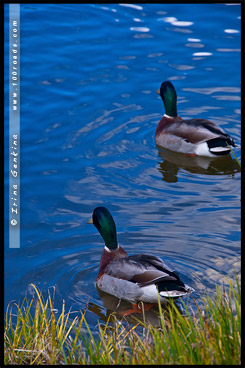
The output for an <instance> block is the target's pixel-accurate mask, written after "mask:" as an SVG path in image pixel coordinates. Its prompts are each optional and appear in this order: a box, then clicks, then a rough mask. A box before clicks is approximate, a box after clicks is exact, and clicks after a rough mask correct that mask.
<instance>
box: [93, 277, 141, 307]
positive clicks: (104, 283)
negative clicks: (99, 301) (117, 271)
mask: <svg viewBox="0 0 245 368" xmlns="http://www.w3.org/2000/svg"><path fill="white" fill-rule="evenodd" d="M96 285H97V287H98V288H99V289H100V290H102V291H104V292H105V293H107V294H110V295H114V296H116V297H117V298H118V299H124V300H128V301H130V302H136V301H137V300H141V296H142V294H143V291H142V289H141V288H140V287H139V285H137V284H136V283H133V282H129V281H127V280H123V279H119V278H117V277H113V276H111V275H108V274H106V273H104V274H103V275H102V276H101V277H100V278H99V279H97V281H96Z"/></svg>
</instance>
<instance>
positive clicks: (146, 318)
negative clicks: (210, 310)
mask: <svg viewBox="0 0 245 368" xmlns="http://www.w3.org/2000/svg"><path fill="white" fill-rule="evenodd" d="M97 290H98V294H99V296H100V298H101V299H102V301H103V305H104V307H105V308H106V313H104V312H103V309H102V308H101V307H99V306H98V305H96V304H95V303H89V305H88V309H89V310H90V311H91V312H93V313H95V314H96V315H97V316H99V317H100V319H101V320H102V321H103V322H105V323H106V322H107V320H108V318H109V316H110V315H111V314H113V315H115V317H116V318H117V319H118V320H122V319H123V320H124V321H126V322H128V323H130V324H135V323H137V322H144V323H149V324H151V325H152V326H154V327H161V321H160V314H159V309H158V305H157V304H155V305H152V304H151V305H150V306H149V309H148V305H147V304H146V303H142V302H140V303H139V304H138V311H137V310H136V309H134V311H133V312H132V304H131V303H130V302H128V301H126V300H122V299H118V298H117V297H115V296H113V295H110V294H107V293H105V292H104V291H102V290H100V289H99V288H97ZM174 303H175V306H176V307H177V308H178V310H179V311H180V309H179V307H178V304H177V303H176V302H174ZM161 308H162V313H163V315H164V317H166V318H167V316H168V314H169V308H171V306H170V305H169V304H166V305H163V304H162V305H161Z"/></svg>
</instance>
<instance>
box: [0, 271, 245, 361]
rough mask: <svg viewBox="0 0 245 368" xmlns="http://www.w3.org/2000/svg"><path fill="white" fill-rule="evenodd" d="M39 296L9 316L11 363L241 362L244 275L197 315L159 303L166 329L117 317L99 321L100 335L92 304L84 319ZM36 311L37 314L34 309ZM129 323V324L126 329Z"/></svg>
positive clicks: (6, 337) (6, 347)
mask: <svg viewBox="0 0 245 368" xmlns="http://www.w3.org/2000/svg"><path fill="white" fill-rule="evenodd" d="M32 286H33V288H34V289H35V294H36V296H35V298H33V299H32V300H31V301H28V300H26V299H25V300H24V302H23V303H22V305H16V304H15V305H12V306H11V307H9V308H8V310H7V312H6V314H5V326H4V363H5V364H19V365H20V364H43V365H45V364H108V365H109V364H130V365H134V364H198V365H200V364H219V365H220V364H230V365H234V364H241V361H240V360H241V291H240V286H239V282H238V279H237V278H236V283H235V287H234V286H233V285H232V282H230V285H229V288H228V289H227V290H226V292H224V290H222V288H221V287H219V288H217V291H216V296H215V298H214V299H212V300H211V298H210V297H208V296H206V297H205V298H204V300H203V301H204V305H205V308H204V310H203V311H201V310H200V308H199V307H198V306H197V313H196V315H195V316H193V315H191V314H190V312H189V311H188V309H187V306H186V305H185V304H184V303H183V302H182V303H183V306H184V308H185V313H184V314H185V316H183V315H182V314H181V313H180V311H179V309H178V308H177V307H176V306H175V304H174V303H170V305H169V308H168V313H167V314H166V313H165V311H163V310H162V308H161V306H159V313H160V320H161V328H156V327H152V326H151V325H150V324H148V323H143V324H141V325H142V331H143V332H142V333H139V332H137V323H136V324H135V325H134V326H132V325H131V326H127V325H125V324H122V323H120V321H118V320H117V319H115V318H114V317H113V316H111V317H110V322H111V321H114V324H113V325H111V324H109V320H108V321H107V323H106V324H103V325H102V324H99V325H98V337H96V338H95V337H94V335H93V334H92V332H91V330H90V328H89V326H88V324H87V322H86V318H85V316H86V308H85V310H84V311H83V312H81V316H80V317H76V318H73V319H72V318H71V315H70V312H68V313H66V312H65V304H64V303H63V308H62V311H61V314H60V315H59V316H57V315H56V314H55V307H54V300H53V298H52V297H51V296H49V298H48V300H46V301H44V299H43V297H42V296H41V295H40V293H39V291H38V290H37V288H36V287H35V286H34V285H32ZM32 310H33V312H32V313H31V311H32ZM125 326H126V327H125Z"/></svg>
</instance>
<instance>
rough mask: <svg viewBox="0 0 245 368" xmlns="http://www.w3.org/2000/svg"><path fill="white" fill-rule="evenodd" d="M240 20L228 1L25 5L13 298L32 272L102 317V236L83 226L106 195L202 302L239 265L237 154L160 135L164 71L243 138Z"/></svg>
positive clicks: (127, 230)
mask: <svg viewBox="0 0 245 368" xmlns="http://www.w3.org/2000/svg"><path fill="white" fill-rule="evenodd" d="M7 21H8V12H7V13H6V29H7ZM240 22H241V20H240V6H239V5H228V4H189V5H188V4H186V5H180V4H178V5H177V4H152V5H149V4H137V5H132V4H129V5H127V4H121V5H120V4H111V5H106V4H104V5H99V4H96V5H94V4H87V5H86V4H80V5H79V4H59V5H51V4H48V5H44V4H40V5H34V4H32V5H21V247H20V249H9V248H8V223H6V225H5V226H6V227H5V230H6V231H5V306H6V305H7V304H8V303H9V302H10V301H11V300H19V299H20V300H21V299H22V298H23V297H24V295H30V294H31V293H32V288H31V287H30V286H29V284H30V283H31V282H32V283H34V284H35V285H37V286H38V287H39V288H40V289H41V290H42V291H43V293H44V294H45V293H47V290H48V287H50V286H55V287H56V304H57V305H56V306H57V308H58V309H59V308H60V306H61V302H62V299H65V301H66V308H67V310H68V309H69V308H70V307H72V310H74V311H75V310H79V309H83V308H84V307H85V305H86V303H87V301H88V300H89V302H90V308H89V309H90V311H88V314H87V319H88V322H89V324H90V326H94V325H95V324H96V323H97V320H98V316H99V317H100V318H101V319H103V315H105V314H106V308H105V307H104V305H103V301H102V299H101V298H100V296H99V295H98V292H97V289H96V286H95V279H96V275H97V272H98V267H99V261H100V256H101V252H102V249H103V240H102V238H101V237H100V235H99V233H98V232H97V230H96V229H95V227H94V226H91V225H87V220H88V218H89V217H91V214H92V211H93V209H94V208H95V207H97V206H101V205H103V206H106V207H107V208H108V209H109V210H110V211H111V213H112V215H113V217H114V219H115V222H116V225H117V231H118V240H119V244H120V245H122V246H123V247H124V248H125V250H126V251H127V252H128V253H129V254H137V253H152V254H155V255H157V256H160V257H162V258H163V259H165V260H166V262H168V263H169V264H170V266H172V267H174V268H175V269H176V270H177V271H178V272H179V274H180V276H181V278H182V279H183V281H184V282H186V283H187V284H188V285H190V286H192V287H193V288H195V289H196V292H195V293H194V294H193V296H194V297H195V298H196V299H197V300H199V299H200V297H201V296H203V294H204V293H205V292H206V291H209V292H210V293H211V294H212V293H213V292H214V291H215V288H216V285H217V284H218V285H219V284H222V283H225V284H226V283H227V276H228V275H232V273H233V272H232V271H233V269H236V270H237V271H238V272H239V271H240V247H241V244H240V230H241V227H240V226H241V225H240V205H241V202H240V198H241V194H240V189H241V188H240V170H239V166H238V165H237V163H236V161H235V160H234V157H233V156H232V155H229V156H227V157H223V158H219V159H216V160H212V159H205V158H188V157H187V158H186V157H183V155H177V154H173V153H170V152H167V151H164V150H159V149H158V148H157V147H156V146H155V143H154V133H155V129H156V125H157V123H158V121H159V120H160V118H161V116H162V114H163V113H164V108H163V104H162V101H161V99H160V97H159V96H158V95H157V94H156V93H155V91H156V89H158V88H159V87H160V84H161V82H162V81H164V80H167V79H168V80H171V81H172V82H173V84H174V85H175V87H176V90H177V94H178V113H179V115H180V116H181V117H183V118H191V117H193V118H200V117H203V118H206V119H210V120H213V121H214V122H216V123H218V124H219V125H220V126H222V127H223V128H224V129H225V130H226V131H227V132H228V133H229V134H230V135H231V136H232V137H233V138H234V140H235V141H236V143H238V144H240V143H241V142H240V129H241V123H240V103H241V102H240ZM7 36H8V32H6V37H7ZM6 42H7V39H6ZM5 55H6V56H5V57H6V62H8V60H7V59H8V50H7V47H6V54H5ZM7 82H8V81H7V78H6V83H7ZM5 112H6V114H7V113H8V106H6V111H5ZM6 127H7V126H6ZM5 139H6V140H8V131H7V129H5ZM5 153H8V147H6V152H5ZM235 153H236V155H237V157H238V159H239V160H240V157H241V155H240V149H239V148H238V149H236V150H235ZM6 162H8V161H6ZM5 167H6V170H7V167H8V165H6V166H5ZM7 179H8V172H7V171H6V189H7ZM6 204H8V202H7V199H6ZM7 215H8V209H7V208H6V216H7ZM190 303H192V302H191V301H190ZM105 304H106V303H105Z"/></svg>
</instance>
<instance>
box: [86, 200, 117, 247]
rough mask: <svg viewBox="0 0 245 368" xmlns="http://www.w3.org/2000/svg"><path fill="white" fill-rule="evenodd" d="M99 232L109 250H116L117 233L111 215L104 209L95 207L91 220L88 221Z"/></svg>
mask: <svg viewBox="0 0 245 368" xmlns="http://www.w3.org/2000/svg"><path fill="white" fill-rule="evenodd" d="M88 223H89V224H94V226H95V227H96V228H97V230H98V231H99V233H100V235H101V236H102V238H103V239H104V241H105V245H106V246H107V248H109V249H110V250H113V249H116V248H117V232H116V225H115V222H114V220H113V217H112V215H111V214H110V212H109V211H108V209H107V208H105V207H97V208H95V209H94V212H93V216H92V218H91V219H90V220H89V221H88Z"/></svg>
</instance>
